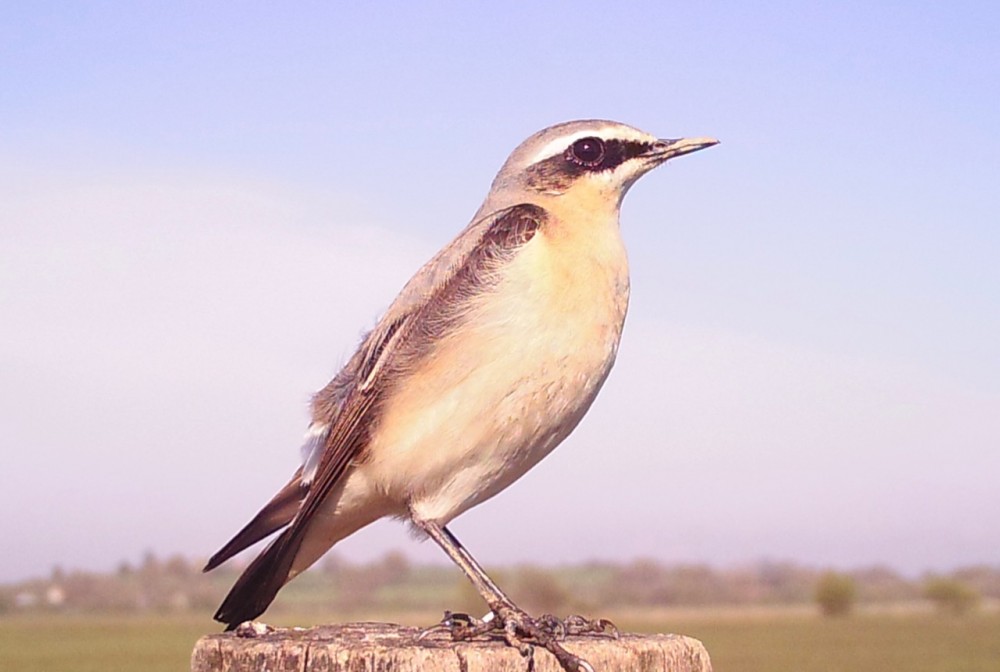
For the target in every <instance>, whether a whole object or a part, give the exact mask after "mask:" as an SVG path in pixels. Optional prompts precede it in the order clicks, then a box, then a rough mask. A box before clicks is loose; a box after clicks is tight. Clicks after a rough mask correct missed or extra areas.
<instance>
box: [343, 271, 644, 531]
mask: <svg viewBox="0 0 1000 672" xmlns="http://www.w3.org/2000/svg"><path fill="white" fill-rule="evenodd" d="M523 263H525V264H530V263H537V260H533V259H532V258H531V257H528V258H527V259H526V260H524V262H523ZM515 277H516V276H515ZM523 277H525V278H529V277H531V278H533V280H532V282H531V283H530V287H529V286H527V283H526V284H525V286H517V285H516V284H513V283H511V284H510V285H509V286H506V287H505V288H504V289H503V290H502V292H501V293H499V294H498V295H496V296H494V298H493V300H491V301H490V302H489V303H488V304H487V305H486V306H485V307H484V308H483V309H482V310H481V311H480V313H478V314H477V315H476V318H475V319H474V320H473V321H472V322H471V324H472V325H474V326H473V327H472V328H470V329H468V330H462V331H460V332H458V333H456V334H454V335H452V336H449V337H448V338H447V339H445V340H444V341H442V342H441V343H440V344H439V346H438V347H437V348H436V350H435V353H434V356H433V357H431V358H428V360H427V361H426V362H423V363H422V364H421V366H420V368H419V369H418V370H416V371H414V372H413V374H412V375H411V376H409V377H408V378H407V381H406V384H405V386H402V387H401V389H400V390H399V391H398V392H397V393H396V394H394V395H393V397H392V399H390V400H389V402H388V403H387V404H386V406H385V409H384V414H383V416H382V421H381V422H380V423H379V428H378V429H377V431H376V432H375V433H374V435H373V436H372V442H371V444H369V450H368V456H369V458H368V460H367V461H366V462H365V463H364V464H363V465H360V466H359V469H361V470H363V471H364V473H365V475H366V477H367V479H368V481H369V482H370V483H371V484H372V485H373V486H374V487H376V488H378V490H379V491H380V494H382V495H383V496H385V497H386V498H387V499H388V500H390V501H394V502H397V503H398V504H399V505H400V506H401V507H404V506H405V507H406V508H407V509H408V510H409V511H410V512H411V513H412V514H413V515H415V516H417V517H418V518H420V519H424V520H433V521H437V522H440V523H442V524H443V523H447V522H448V521H450V520H451V519H452V518H454V517H455V516H457V515H459V514H460V513H462V512H463V511H465V510H467V509H469V508H470V507H472V506H475V505H476V504H479V503H481V502H483V501H485V500H486V499H488V498H490V497H492V496H494V495H495V494H497V493H498V492H500V491H501V490H503V489H504V488H506V487H507V486H509V485H510V484H511V483H513V482H514V481H516V480H517V479H518V478H520V477H521V476H523V475H524V473H525V472H527V471H528V470H529V469H530V468H531V467H533V466H534V465H535V464H537V463H538V462H539V460H541V459H542V458H544V457H545V456H546V455H548V454H549V453H550V452H551V451H552V450H553V449H554V448H555V447H556V446H557V445H558V444H559V443H560V442H561V441H562V440H563V439H565V438H566V436H567V435H569V433H570V432H571V431H572V430H573V429H574V428H575V427H576V425H577V424H578V423H579V421H580V420H581V418H582V417H583V415H584V414H585V413H586V412H587V410H588V408H589V407H590V405H591V403H592V402H593V400H594V398H595V397H596V395H597V393H598V391H599V390H600V388H601V385H602V384H603V383H604V380H605V379H606V378H607V375H608V373H609V372H610V370H611V366H612V364H613V363H614V359H615V354H616V352H617V347H618V340H619V338H620V335H621V329H622V325H623V322H624V317H625V308H626V305H627V276H626V279H625V280H624V282H623V281H622V280H621V278H618V277H616V278H612V279H610V280H608V281H607V282H598V283H597V285H598V286H597V287H587V286H582V287H581V286H570V287H568V288H567V287H566V283H565V282H559V283H558V285H557V284H556V281H557V280H561V279H559V278H555V279H553V281H552V283H551V286H547V285H546V284H545V283H540V282H538V281H537V277H538V276H537V274H535V275H534V276H531V275H530V274H527V273H526V274H525V275H524V276H523ZM592 280H593V279H592ZM601 280H602V279H601V278H597V281H601ZM591 284H594V282H593V281H592V282H591Z"/></svg>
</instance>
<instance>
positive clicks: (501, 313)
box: [205, 120, 717, 667]
mask: <svg viewBox="0 0 1000 672" xmlns="http://www.w3.org/2000/svg"><path fill="white" fill-rule="evenodd" d="M716 143H717V141H716V140H714V139H711V138H695V139H681V140H660V139H657V138H655V137H654V136H651V135H648V134H646V133H643V132H642V131H639V130H638V129H635V128H632V127H630V126H626V125H624V124H620V123H616V122H612V121H595V120H588V121H572V122H568V123H563V124H558V125H556V126H552V127H550V128H547V129H545V130H543V131H540V132H539V133H536V134H535V135H533V136H531V137H530V138H528V139H527V140H525V141H524V142H523V143H522V144H521V145H520V146H519V147H518V148H517V149H515V150H514V152H513V153H512V154H511V155H510V157H509V158H508V159H507V161H506V163H504V165H503V167H502V168H501V169H500V172H499V173H498V174H497V176H496V178H495V179H494V181H493V185H492V187H491V189H490V192H489V194H487V196H486V200H485V201H484V203H483V205H482V207H481V208H480V209H479V212H478V213H476V215H475V217H473V219H472V223H471V224H469V225H468V226H467V227H466V228H465V230H464V231H462V232H461V233H460V234H459V235H458V237H457V238H455V240H453V241H452V242H451V243H450V244H449V245H447V246H446V247H445V248H444V249H443V250H441V251H440V252H438V253H437V255H435V256H434V258H433V259H431V260H430V261H429V262H427V263H426V264H425V265H424V266H423V268H421V269H420V270H419V271H418V272H417V274H416V275H415V276H414V277H413V278H412V279H411V280H410V281H409V282H408V283H407V284H406V286H405V287H404V288H403V290H402V292H400V294H399V296H398V297H397V298H396V300H395V301H394V302H393V303H392V305H391V306H390V307H389V309H388V310H387V311H386V313H385V314H384V315H383V316H382V318H381V319H380V320H379V322H378V324H377V325H376V326H375V328H374V329H372V330H371V331H370V332H369V333H368V334H367V335H366V336H365V337H364V339H363V340H362V342H361V345H360V346H359V347H358V349H357V351H356V352H355V353H354V355H353V356H352V357H351V358H350V360H349V361H348V362H347V364H346V365H345V366H344V367H343V369H342V370H341V371H340V372H339V373H338V374H337V376H336V377H335V378H334V379H333V380H332V381H331V382H330V383H329V384H328V385H327V386H326V387H325V388H323V389H322V390H321V391H320V392H319V393H317V394H316V395H315V397H314V398H313V401H312V423H311V424H310V426H309V429H308V431H307V432H306V437H305V444H304V445H303V446H302V457H303V462H302V466H301V467H300V468H299V469H298V470H297V471H296V472H295V473H294V475H293V476H292V479H291V480H290V481H289V482H288V484H287V485H285V487H283V488H282V489H281V490H280V491H279V492H278V493H277V494H276V495H275V496H274V498H273V499H272V500H271V501H270V502H268V503H267V504H266V505H265V506H264V508H263V509H262V510H261V511H260V513H258V514H257V516H256V517H254V519H253V520H251V521H250V523H249V524H247V526H246V527H244V528H243V529H242V530H240V532H239V533H238V534H237V535H236V536H235V537H234V538H233V539H232V540H231V541H230V542H229V543H227V544H226V545H225V546H224V547H223V548H222V549H221V550H220V551H219V552H218V553H216V554H215V555H214V556H213V557H212V558H211V560H210V561H209V562H208V565H207V566H206V567H205V571H208V570H210V569H212V568H214V567H216V566H218V565H219V564H220V563H222V562H224V561H225V560H227V559H229V558H230V557H232V556H233V555H235V554H236V553H238V552H240V551H242V550H243V549H245V548H246V547H248V546H250V545H251V544H253V543H255V542H257V541H259V540H261V539H263V538H264V537H267V536H268V535H270V534H272V533H274V532H276V531H278V530H280V529H282V528H284V530H283V531H282V532H281V534H280V535H278V536H277V537H276V538H275V539H274V540H273V541H272V542H271V543H270V544H269V545H268V546H267V548H265V549H264V551H263V552H262V553H261V554H260V555H258V556H257V558H256V559H255V560H254V561H253V562H252V563H251V564H250V565H249V567H247V569H246V571H244V572H243V574H242V576H240V578H239V580H238V581H237V582H236V584H235V585H234V586H233V588H232V590H231V591H230V592H229V595H228V596H227V597H226V599H225V601H224V602H223V603H222V606H220V607H219V610H218V612H217V613H216V614H215V618H216V620H219V621H221V622H223V623H226V624H227V626H228V629H233V628H234V627H236V626H237V625H238V624H240V623H242V622H244V621H247V620H250V619H254V618H256V617H257V616H259V615H260V614H262V613H263V612H264V610H265V609H267V607H268V605H270V603H271V601H272V600H273V599H274V597H275V595H276V594H277V593H278V590H279V589H280V588H281V587H282V586H283V585H284V584H285V583H286V582H288V581H290V580H291V579H292V578H294V577H295V576H297V575H298V574H299V573H301V572H302V571H304V570H305V569H306V568H308V567H309V566H310V565H312V564H313V563H314V562H316V560H317V559H318V558H319V557H320V556H322V555H323V554H324V553H325V552H326V551H327V550H329V549H330V547H331V546H333V545H334V544H335V543H337V542H338V541H339V540H341V539H343V538H345V537H347V536H348V535H350V534H352V533H353V532H355V531H357V530H358V529H360V528H362V527H364V526H365V525H368V524H369V523H372V522H374V521H375V520H377V519H379V518H382V517H384V516H394V517H397V518H401V519H404V520H408V521H410V522H411V523H412V524H413V526H414V527H415V528H416V529H417V530H419V531H420V532H422V533H423V534H425V535H426V536H428V537H430V538H431V539H433V540H434V541H435V542H437V543H438V544H439V545H440V546H441V548H442V549H444V551H445V552H446V553H447V554H448V555H449V556H450V557H451V559H452V560H453V561H454V562H455V563H456V564H458V565H459V567H461V569H462V570H463V571H464V572H465V573H466V574H467V575H468V577H469V579H470V580H471V581H472V583H473V584H475V586H476V588H477V589H478V591H479V593H480V594H481V595H482V596H483V598H484V599H485V600H486V603H487V604H488V605H489V607H490V609H491V610H492V612H493V615H494V620H495V621H496V622H497V623H498V624H499V625H500V626H502V627H504V629H505V631H506V633H507V640H508V642H510V643H511V644H514V645H517V646H519V648H521V649H522V651H523V650H524V649H525V646H524V640H525V639H529V640H534V641H536V642H540V643H541V644H543V645H545V647H546V648H548V649H549V650H550V651H553V653H555V654H556V655H557V657H559V659H560V662H562V663H563V665H564V666H569V665H573V666H577V667H579V666H581V665H585V663H583V661H580V660H579V659H576V658H575V657H574V656H572V655H571V654H568V653H567V652H566V651H565V650H564V649H562V648H561V647H560V645H559V644H558V643H557V642H555V641H554V639H553V638H552V637H548V638H546V636H545V633H544V632H541V631H539V628H538V624H537V622H535V621H533V619H531V618H530V617H529V616H528V615H527V614H525V613H524V612H523V611H522V610H520V609H519V608H518V607H516V606H515V605H514V603H513V602H511V600H510V599H509V598H508V597H507V596H506V595H504V593H503V592H501V590H500V589H499V588H498V587H497V586H496V585H495V584H494V583H493V582H492V581H491V580H490V579H489V577H488V576H486V574H485V573H484V572H483V570H482V568H481V567H480V566H479V565H478V564H477V563H476V561H475V560H474V559H473V558H472V556H471V555H470V554H469V553H468V551H466V550H465V548H464V547H463V546H462V545H461V544H460V543H459V542H458V540H457V539H456V538H455V537H454V536H453V535H452V534H451V533H450V532H449V531H448V529H447V528H446V527H445V525H447V524H448V523H449V522H450V521H451V520H452V519H453V518H455V517H456V516H458V515H459V514H461V513H462V512H464V511H466V510H468V509H469V508H471V507H473V506H475V505H477V504H480V503H482V502H484V501H486V500H487V499H489V498H490V497H493V496H494V495H496V494H497V493H499V492H500V491H501V490H503V489H504V488H506V487H507V486H509V485H510V484H511V483H513V482H514V481H516V480H517V479H518V478H520V477H521V476H523V475H524V474H525V472H527V471H528V470H529V469H531V468H532V467H533V466H534V465H535V464H537V463H538V461H539V460H541V459H542V458H543V457H545V456H546V455H548V454H549V453H550V452H551V451H552V450H553V449H554V448H555V447H556V446H557V445H559V443H560V442H561V441H562V440H563V439H565V438H566V436H567V435H569V433H570V432H571V431H573V429H574V428H575V427H576V425H577V423H579V422H580V419H581V418H582V417H583V415H584V414H585V413H586V412H587V409H588V408H590V405H591V403H592V402H593V401H594V398H595V397H596V396H597V393H598V391H599V390H600V389H601V385H602V384H603V383H604V380H605V378H607V376H608V373H609V372H610V370H611V367H612V365H613V364H614V361H615V355H616V353H617V350H618V342H619V338H620V337H621V333H622V327H623V325H624V321H625V312H626V309H627V307H628V298H629V274H628V263H627V260H626V255H625V248H624V246H623V243H622V239H621V236H620V234H619V226H618V214H619V207H620V205H621V202H622V198H623V197H624V196H625V193H626V192H627V191H628V189H629V187H631V186H632V184H633V183H634V182H635V181H636V180H637V179H638V178H639V177H641V176H642V175H643V174H645V173H646V172H648V171H649V170H651V169H653V168H655V167H656V166H658V165H660V164H662V163H663V162H665V161H667V160H668V159H670V158H673V157H676V156H681V155H683V154H688V153H690V152H695V151H697V150H699V149H704V148H706V147H710V146H712V145H714V144H716ZM546 639H548V640H551V641H545V640H546ZM567 661H568V662H567ZM588 667H589V666H588Z"/></svg>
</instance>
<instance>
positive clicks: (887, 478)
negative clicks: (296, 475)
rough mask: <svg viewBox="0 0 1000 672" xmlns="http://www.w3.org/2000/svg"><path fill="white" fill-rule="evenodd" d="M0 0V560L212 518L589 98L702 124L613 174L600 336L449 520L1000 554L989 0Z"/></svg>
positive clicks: (734, 551)
mask: <svg viewBox="0 0 1000 672" xmlns="http://www.w3.org/2000/svg"><path fill="white" fill-rule="evenodd" d="M12 4H14V3H7V4H6V5H5V6H3V7H2V8H0V316H2V317H0V320H2V323H3V326H2V327H0V447H2V450H3V453H2V455H3V462H4V466H3V469H2V473H3V476H2V477H0V478H2V479H3V487H2V488H0V507H2V509H3V510H4V511H6V512H7V514H6V515H4V516H2V517H0V538H2V539H4V546H5V548H7V549H8V551H7V552H5V553H3V554H2V558H0V580H3V579H15V578H20V577H25V576H29V575H33V574H37V573H40V572H45V571H48V569H49V568H50V567H51V566H52V565H54V564H56V563H61V564H63V565H64V566H67V567H87V568H110V567H113V566H114V565H115V564H116V563H117V562H118V561H120V560H121V559H136V558H138V557H140V556H141V554H142V552H143V551H144V550H145V549H152V550H154V551H156V552H158V553H173V552H183V553H186V554H189V555H198V554H201V555H207V554H209V553H211V552H212V551H214V550H215V549H216V547H217V546H218V545H220V544H221V543H222V542H224V541H225V540H226V539H228V537H229V536H230V534H231V533H232V532H234V531H235V530H236V529H237V528H238V527H240V526H241V525H242V524H243V523H244V522H245V521H246V520H247V519H248V517H249V516H251V515H252V514H253V513H254V512H255V511H256V510H257V508H258V507H259V505H261V504H262V503H263V502H264V501H265V500H266V499H267V498H268V497H269V496H270V495H271V494H272V491H273V490H274V489H276V488H277V487H278V486H280V485H281V484H282V483H283V482H284V480H285V479H286V478H287V476H288V475H289V474H290V473H291V471H292V470H293V469H294V467H295V464H296V460H297V450H298V444H299V439H300V436H301V434H302V432H303V430H304V428H305V424H306V420H307V418H306V412H305V404H306V401H307V400H308V396H309V394H310V393H311V392H312V391H313V390H315V389H317V388H319V387H321V386H322V385H323V384H324V383H325V382H326V380H327V379H328V377H329V376H330V375H332V373H334V371H335V370H336V367H337V366H338V365H339V364H340V362H341V361H342V360H343V359H344V357H345V356H347V355H348V354H349V353H350V351H351V349H352V347H353V346H354V344H355V343H356V341H357V339H358V336H359V335H360V333H361V332H362V331H363V329H364V328H366V327H368V326H370V325H371V324H372V323H373V322H374V319H375V318H376V316H377V315H378V313H379V312H380V311H381V310H383V309H384V308H385V307H386V306H387V304H388V303H389V301H390V300H391V299H392V297H393V295H394V294H395V292H396V291H397V290H398V289H399V287H400V286H401V285H402V283H403V282H405V280H406V279H407V278H408V277H409V275H410V274H411V273H412V272H413V271H414V270H415V269H416V268H417V267H418V266H419V265H420V264H421V263H422V262H423V261H424V260H425V259H426V258H427V257H428V256H429V255H430V254H432V253H433V252H434V251H435V250H436V249H437V248H438V247H440V246H441V245H442V244H444V243H445V242H446V241H447V240H448V239H449V238H450V237H451V236H452V235H454V234H455V233H456V232H457V231H458V230H459V229H461V228H462V227H463V226H464V225H465V223H466V221H467V220H468V218H469V216H471V214H472V213H473V212H474V211H475V210H476V208H477V207H478V204H479V201H480V200H481V198H482V197H483V195H484V194H485V192H486V189H487V187H488V185H489V181H490V179H491V178H492V176H493V174H494V173H495V171H496V170H497V168H499V166H500V164H501V163H502V162H503V160H504V158H505V157H506V155H507V154H508V152H509V151H510V150H511V149H513V148H514V146H516V145H517V144H518V143H519V142H520V141H521V140H522V139H524V138H525V137H527V136H528V135H529V134H531V133H532V132H534V131H536V130H538V129H540V128H542V127H544V126H547V125H549V124H552V123H555V122H558V121H564V120H568V119H573V118H585V117H606V118H612V119H616V120H619V121H623V122H626V123H630V124H633V125H636V126H639V127H640V128H643V129H645V130H648V131H650V132H652V133H656V134H659V135H661V136H664V137H677V136H681V135H713V136H716V137H718V138H720V139H721V140H722V141H723V144H722V145H720V146H719V147H717V148H714V149H712V150H709V151H706V152H703V153H699V154H698V155H695V156H691V157H685V158H683V159H680V160H678V161H676V162H675V163H672V164H670V165H669V166H667V167H666V168H664V169H661V170H659V171H656V172H654V173H653V174H651V175H649V176H648V177H646V178H644V179H643V180H642V181H641V182H640V183H639V184H638V185H637V186H636V187H635V188H634V189H633V190H632V192H631V193H630V194H629V196H628V198H627V199H626V203H625V207H624V209H623V228H624V235H625V239H626V243H627V244H628V246H629V249H630V257H631V261H632V270H633V300H632V306H631V312H630V316H629V320H628V324H627V326H626V330H625V335H624V339H623V343H622V348H621V353H620V358H619V364H618V367H617V368H616V370H615V371H614V372H613V374H612V377H611V379H610V380H609V382H608V384H607V386H606V388H605V390H604V392H603V393H602V395H601V397H600V398H599V399H598V401H597V403H596V404H595V406H594V408H593V410H592V412H591V415H590V416H589V417H588V418H587V419H586V420H585V421H584V423H583V424H582V425H581V427H580V428H579V429H578V431H577V432H576V433H575V434H574V435H573V436H572V437H571V438H570V439H569V440H568V441H567V442H566V444H564V445H563V446H562V447H561V448H560V449H559V450H557V451H556V453H555V454H554V455H553V456H552V457H550V458H549V459H548V460H546V461H545V462H544V463H543V464H542V465H540V466H539V467H538V468H537V469H536V470H534V471H533V472H532V473H530V474H529V475H528V476H527V477H525V478H524V479H523V480H522V481H521V482H519V483H518V484H517V485H515V486H514V487H512V488H511V489H510V490H509V491H507V492H505V493H503V494H502V495H500V496H499V497H497V498H496V499H494V500H492V501H491V502H489V503H487V504H485V505H483V506H482V507H480V508H478V509H476V510H474V511H472V512H470V513H468V514H466V515H465V516H463V517H462V518H460V519H459V520H458V521H456V522H455V524H454V529H455V531H456V533H457V534H458V535H459V536H460V537H461V538H462V539H463V540H465V541H466V543H467V544H468V545H469V547H470V548H471V549H472V550H473V552H474V553H476V554H477V555H478V556H480V557H481V559H482V560H483V561H484V562H485V563H487V564H490V563H493V562H508V561H520V560H527V561H536V562H543V563H545V562H557V561H574V560H583V559H589V558H608V559H627V558H632V557H635V556H639V555H643V556H651V557H656V558H659V559H662V560H664V561H671V562H672V561H685V562H701V561H708V562H712V563H716V564H721V565H732V564H738V563H744V562H752V561H754V560H757V559H760V558H778V559H785V558H787V559H792V560H796V561H800V562H808V563H814V564H819V565H826V564H832V565H836V566H856V565H862V564H869V563H876V562H884V563H887V564H890V565H892V566H895V567H897V568H900V569H904V570H906V571H911V572H912V571H920V570H924V569H929V568H933V569H947V568H949V567H953V566H956V565H960V564H969V563H977V562H988V563H992V564H996V563H998V562H1000V552H998V550H997V549H1000V487H998V485H997V484H998V481H1000V345H998V344H1000V196H998V194H1000V188H998V179H1000V96H998V95H997V91H998V90H1000V43H998V41H997V39H996V36H997V35H998V34H1000V9H998V8H997V5H995V4H994V3H964V4H961V5H951V6H930V4H929V3H883V4H882V5H881V6H879V7H874V6H872V5H870V4H868V3H858V4H857V5H856V6H846V3H812V4H809V5H807V4H804V3H782V4H778V3H771V4H769V5H766V6H763V5H761V4H759V3H758V4H755V5H753V6H752V7H751V6H750V5H747V4H745V3H696V4H693V5H690V6H676V5H671V6H668V5H666V4H665V3H646V4H640V3H633V4H629V5H628V6H619V5H611V4H608V3H589V4H588V3H567V4H565V5H557V4H550V5H549V6H547V7H531V8H527V7H524V8H511V7H506V8H500V7H499V6H497V7H488V6H485V5H481V6H474V5H473V4H472V3H462V4H460V3H453V4H449V3H435V4H425V5H422V6H420V7H419V8H418V7H416V6H415V5H403V4H402V3H400V4H389V3H384V4H379V3H367V4H366V5H365V6H364V7H361V6H357V7H340V6H336V5H334V4H333V3H319V2H317V3H296V4H295V5H294V6H292V5H290V4H273V3H243V4H241V5H240V6H239V8H238V9H237V8H235V6H234V5H226V6H223V5H221V4H219V5H215V6H210V7H206V6H205V3H189V2H175V3H169V4H167V3H160V4H152V3H86V4H83V3H80V4H76V3H43V2H35V3H19V5H20V6H16V7H12V6H11V5H12ZM345 4H346V3H345ZM533 515H534V516H537V517H538V518H539V519H540V520H535V521H533V520H532V516H533ZM339 548H340V549H341V552H342V553H344V554H345V555H346V556H348V557H351V558H356V559H364V558H369V557H372V556H375V555H378V554H380V553H382V552H384V551H385V550H386V549H389V548H400V549H402V550H404V551H406V552H407V553H409V554H411V555H413V556H414V557H418V558H421V559H435V560H436V559H439V552H438V551H437V550H436V549H435V548H433V547H432V546H430V545H427V544H422V545H421V544H417V543H416V542H413V541H411V540H410V539H409V538H408V536H407V534H406V533H405V531H404V529H403V528H402V526H400V525H398V524H395V523H389V524H383V525H379V526H376V527H375V528H373V529H372V530H371V531H369V532H366V533H364V534H362V535H359V536H358V537H357V538H356V539H352V540H350V541H348V542H345V543H344V544H343V545H342V546H341V547H339Z"/></svg>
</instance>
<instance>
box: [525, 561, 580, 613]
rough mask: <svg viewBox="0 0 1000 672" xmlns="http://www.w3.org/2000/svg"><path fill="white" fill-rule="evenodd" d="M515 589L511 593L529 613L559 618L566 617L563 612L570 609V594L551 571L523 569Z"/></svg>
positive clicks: (535, 568)
mask: <svg viewBox="0 0 1000 672" xmlns="http://www.w3.org/2000/svg"><path fill="white" fill-rule="evenodd" d="M514 588H515V590H513V591H511V592H512V593H514V594H516V595H517V596H518V597H519V599H520V600H521V601H522V603H523V604H524V606H525V607H526V608H527V609H528V610H529V611H534V612H538V613H545V614H554V615H557V616H559V615H565V614H564V613H563V611H564V610H566V609H568V608H569V602H570V597H571V596H570V593H569V591H568V590H566V588H564V587H563V585H562V583H561V582H560V581H559V577H558V576H557V575H556V573H555V572H553V571H551V570H546V569H541V568H540V567H532V566H525V567H521V568H520V569H519V571H518V573H517V577H516V583H515V586H514Z"/></svg>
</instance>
